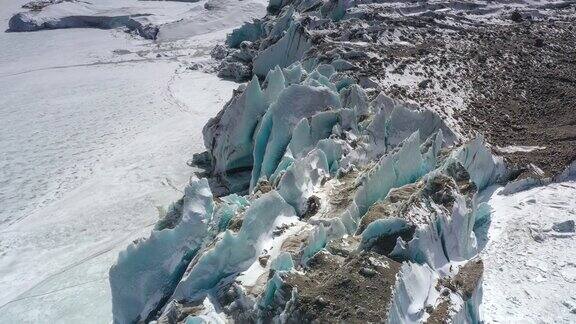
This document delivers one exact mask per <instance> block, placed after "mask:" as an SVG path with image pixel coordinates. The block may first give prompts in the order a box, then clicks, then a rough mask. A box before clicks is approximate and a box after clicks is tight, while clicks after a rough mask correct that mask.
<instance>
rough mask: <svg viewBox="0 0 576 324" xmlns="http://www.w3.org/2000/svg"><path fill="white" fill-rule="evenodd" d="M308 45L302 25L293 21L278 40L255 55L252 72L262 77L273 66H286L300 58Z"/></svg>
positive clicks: (309, 43)
mask: <svg viewBox="0 0 576 324" xmlns="http://www.w3.org/2000/svg"><path fill="white" fill-rule="evenodd" d="M310 46H311V42H310V40H309V38H308V35H307V34H306V31H305V29H304V27H302V26H301V25H300V24H298V23H293V24H291V25H290V27H289V28H288V30H287V31H286V34H284V36H283V37H282V38H280V40H278V42H276V43H275V44H273V45H271V46H270V47H268V48H267V49H266V50H264V51H262V52H261V53H260V54H258V56H256V58H255V59H254V61H253V72H254V74H256V75H258V76H260V77H264V76H266V74H267V73H268V71H270V70H272V69H273V68H274V67H275V66H280V67H282V68H284V67H288V66H289V65H290V64H292V63H294V62H296V61H298V60H300V59H302V58H303V57H304V54H305V53H306V51H308V49H310Z"/></svg>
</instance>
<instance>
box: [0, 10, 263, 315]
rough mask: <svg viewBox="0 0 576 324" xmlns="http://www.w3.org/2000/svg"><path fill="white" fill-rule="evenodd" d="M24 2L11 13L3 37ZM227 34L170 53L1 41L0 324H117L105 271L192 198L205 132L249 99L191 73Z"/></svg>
mask: <svg viewBox="0 0 576 324" xmlns="http://www.w3.org/2000/svg"><path fill="white" fill-rule="evenodd" d="M126 2H127V3H128V2H130V3H137V2H136V1H126ZM23 3H25V1H11V2H8V1H5V2H4V3H3V4H2V6H1V7H0V26H2V28H4V29H5V28H6V27H7V26H8V19H9V18H10V16H11V15H12V13H14V12H17V11H20V10H21V9H20V6H21V5H22V4H23ZM175 4H177V5H179V6H184V9H186V10H188V9H190V8H192V9H193V6H201V5H202V3H199V4H194V5H192V4H183V3H170V4H169V5H170V6H176V5H175ZM147 5H148V4H147ZM192 9H191V10H192ZM178 10H180V11H182V7H179V8H178ZM254 14H255V15H260V14H261V12H255V13H254ZM217 27H219V28H212V29H210V30H209V33H193V34H198V35H196V36H194V37H191V38H187V39H179V40H174V39H171V41H170V42H164V43H154V42H152V41H148V40H143V39H140V38H137V37H134V36H131V35H128V34H126V33H124V32H122V31H118V30H95V29H68V30H50V31H40V32H32V33H5V32H2V33H0V43H1V44H2V46H1V47H0V156H1V159H0V170H1V171H0V206H1V207H2V208H0V291H2V293H1V294H0V323H32V322H33V323H55V322H58V323H79V322H82V323H89V322H94V323H108V322H110V320H111V305H110V292H109V288H108V278H107V275H108V268H109V267H110V265H111V264H112V263H113V262H114V260H115V258H116V255H117V253H118V252H119V251H120V250H122V249H123V248H124V247H125V246H126V245H127V243H128V242H130V241H131V240H133V239H135V238H137V237H139V236H145V235H146V232H147V231H149V230H150V228H151V225H152V224H153V223H154V222H155V221H156V219H157V217H158V216H157V215H158V211H157V208H158V207H165V206H167V205H168V204H169V203H170V202H171V201H173V200H175V199H177V198H178V197H179V196H180V195H181V192H180V191H179V190H180V189H181V188H182V187H183V186H184V184H185V183H186V182H187V180H188V178H189V176H190V175H191V174H192V172H193V170H192V169H191V168H190V167H188V166H187V164H186V161H187V160H189V159H190V158H191V157H192V154H193V153H196V152H200V151H202V150H203V144H202V136H201V130H202V126H203V125H204V124H205V122H206V121H207V120H208V118H210V117H212V116H214V115H215V114H216V113H217V112H218V110H220V109H221V107H222V106H223V104H224V103H225V102H226V100H228V99H229V98H230V96H231V92H232V89H234V88H236V87H237V86H238V85H237V84H235V83H232V82H228V81H223V80H220V79H218V78H217V77H216V76H214V75H210V74H205V73H201V72H198V71H191V70H189V69H187V66H189V64H190V62H192V61H198V60H205V59H206V58H207V56H208V53H209V51H210V49H211V47H212V46H213V45H214V44H216V43H217V42H219V41H222V39H223V38H224V36H225V34H226V32H227V31H229V30H230V26H228V25H225V24H224V25H221V26H217ZM176 29H177V28H176ZM177 32H178V33H180V34H182V33H183V30H182V29H178V30H177Z"/></svg>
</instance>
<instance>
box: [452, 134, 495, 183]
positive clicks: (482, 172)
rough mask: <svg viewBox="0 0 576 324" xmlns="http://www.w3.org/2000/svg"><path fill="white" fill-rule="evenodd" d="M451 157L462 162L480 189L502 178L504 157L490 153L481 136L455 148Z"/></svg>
mask: <svg viewBox="0 0 576 324" xmlns="http://www.w3.org/2000/svg"><path fill="white" fill-rule="evenodd" d="M451 158H452V159H456V160H458V161H460V163H462V165H463V166H464V167H465V168H466V170H467V171H468V173H470V177H471V178H472V181H474V183H475V184H476V186H477V187H478V189H480V190H481V189H484V188H486V187H487V186H489V185H491V184H494V183H496V182H497V181H499V180H502V178H503V177H504V176H505V174H506V166H505V165H504V159H503V158H502V157H496V156H494V155H493V154H492V152H491V151H490V149H489V148H488V147H487V144H486V142H485V141H484V137H482V136H478V137H476V138H475V139H473V140H472V141H470V142H469V143H467V144H466V145H464V146H463V147H461V148H459V149H457V150H455V151H454V152H453V153H452V155H451Z"/></svg>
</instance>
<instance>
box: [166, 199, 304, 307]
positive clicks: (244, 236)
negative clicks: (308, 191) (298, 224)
mask: <svg viewBox="0 0 576 324" xmlns="http://www.w3.org/2000/svg"><path fill="white" fill-rule="evenodd" d="M281 217H293V218H294V219H297V218H296V214H295V212H294V209H293V208H292V206H290V205H289V204H287V203H286V202H285V201H284V199H282V197H281V196H280V195H279V194H278V193H277V192H275V191H272V192H270V193H267V194H265V195H263V196H262V197H260V198H258V199H257V200H255V201H253V202H252V204H251V205H250V207H249V208H248V209H247V210H246V213H245V216H244V220H243V222H242V227H241V228H240V231H239V232H238V233H233V232H231V231H226V232H224V234H223V235H222V237H220V238H219V241H217V242H216V244H215V245H214V246H213V247H210V248H209V249H208V250H206V251H204V252H203V253H202V254H201V255H200V256H199V257H197V258H195V259H194V260H193V261H192V262H191V263H190V265H189V267H188V269H187V270H186V273H185V275H184V276H183V277H182V280H181V281H180V283H178V286H177V287H176V290H175V291H174V294H173V296H172V298H173V299H176V300H189V301H190V300H198V299H199V298H201V297H204V295H205V294H206V292H207V291H208V290H210V289H212V288H213V287H214V286H215V285H216V284H218V283H219V282H220V281H221V280H223V279H226V278H230V279H233V277H234V276H235V275H237V274H238V273H239V272H241V271H244V270H246V269H248V267H249V266H250V265H251V264H252V263H253V262H254V261H255V260H256V258H257V256H258V255H260V253H261V250H262V243H263V241H264V240H266V239H267V237H268V236H270V233H271V231H272V230H273V229H274V223H275V221H276V219H277V218H281Z"/></svg>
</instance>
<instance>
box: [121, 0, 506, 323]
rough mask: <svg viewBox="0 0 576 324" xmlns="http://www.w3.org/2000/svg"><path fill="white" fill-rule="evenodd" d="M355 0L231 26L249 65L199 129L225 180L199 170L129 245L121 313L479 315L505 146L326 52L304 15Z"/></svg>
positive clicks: (239, 56) (375, 317)
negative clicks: (465, 133)
mask: <svg viewBox="0 0 576 324" xmlns="http://www.w3.org/2000/svg"><path fill="white" fill-rule="evenodd" d="M350 6H354V4H353V3H352V2H348V1H332V2H318V1H296V2H277V1H272V2H271V3H270V6H269V11H270V13H269V14H268V15H267V16H266V17H265V18H264V19H262V20H257V21H254V22H251V23H247V24H245V25H244V26H243V27H241V28H239V29H236V30H234V31H233V32H232V33H231V34H230V35H229V38H228V40H227V45H228V46H229V47H230V54H228V56H226V57H225V58H223V64H232V63H234V64H239V65H238V66H241V67H243V68H247V69H248V68H249V69H250V70H251V71H252V73H253V78H252V80H251V81H250V82H248V84H247V85H246V86H242V87H240V88H239V90H237V91H236V92H235V93H234V95H233V98H232V99H231V100H230V101H229V102H228V103H227V104H226V105H225V107H224V108H223V110H222V111H221V112H220V113H219V114H218V115H217V116H216V117H215V118H213V119H212V120H211V121H210V122H209V123H208V124H207V125H206V126H205V128H204V131H203V134H204V140H205V145H206V149H207V150H208V155H209V156H210V159H211V170H210V175H211V177H212V181H216V182H219V183H220V185H222V186H224V187H225V188H226V192H225V193H224V194H222V193H220V192H219V193H218V194H219V195H222V196H221V197H219V198H218V199H217V201H218V203H213V202H212V197H211V195H210V193H209V192H208V193H207V192H206V191H207V190H208V188H207V183H206V182H205V181H203V182H198V181H196V182H193V183H192V184H191V188H196V187H198V186H199V184H201V187H202V190H200V191H198V192H197V193H195V191H193V190H192V189H189V190H187V192H186V196H185V198H184V200H183V202H182V203H180V204H176V205H175V207H174V208H173V212H171V213H170V214H169V216H167V217H168V218H167V219H164V220H162V221H161V223H160V225H158V226H157V230H156V231H155V232H154V233H153V234H152V236H151V238H150V239H148V240H145V241H143V242H142V243H140V244H138V245H137V246H136V247H130V248H129V249H128V250H127V251H126V252H124V253H123V254H122V255H121V257H120V258H119V261H118V264H117V265H115V266H114V268H113V269H112V270H111V284H112V291H113V296H114V309H115V322H117V323H134V322H141V321H145V320H150V319H156V320H157V321H158V322H159V323H183V322H186V323H188V322H190V323H196V322H202V321H216V322H218V321H223V322H226V321H237V322H250V323H252V322H253V323H257V322H279V323H286V322H290V323H295V322H312V321H351V322H355V321H359V322H366V321H372V322H389V323H401V322H406V323H417V322H425V321H430V322H435V321H437V322H457V323H477V322H478V321H479V318H478V304H479V301H480V299H481V295H482V294H481V290H480V283H481V278H482V270H483V264H482V261H481V260H479V259H475V257H476V255H477V252H478V248H477V246H478V244H477V242H478V240H479V238H480V236H481V235H482V233H481V231H480V230H479V228H481V227H482V226H484V225H485V224H487V223H489V220H490V213H489V211H488V210H487V209H486V208H485V206H484V205H482V204H480V203H479V202H478V201H477V193H478V190H480V189H483V188H485V187H486V186H488V185H490V184H493V183H495V182H497V181H499V180H501V179H503V177H504V176H505V174H506V170H505V166H504V164H503V161H502V160H501V159H498V158H495V157H494V156H492V154H491V151H490V149H489V148H488V147H487V146H486V144H485V142H484V141H483V139H482V138H481V137H478V138H475V139H472V140H466V139H463V138H459V137H458V136H457V135H456V132H454V131H452V130H451V128H450V127H449V126H448V125H447V124H446V123H445V122H444V120H443V118H441V117H440V115H438V114H437V113H436V112H434V111H432V110H429V109H427V108H426V107H419V106H416V105H414V104H408V103H405V102H401V101H397V100H393V99H391V98H390V97H388V96H387V95H386V94H385V93H379V92H377V91H375V89H374V87H372V86H371V85H372V83H370V82H369V80H367V79H365V78H361V77H358V75H357V74H354V73H356V72H354V73H352V74H350V73H348V72H350V71H355V70H357V69H358V67H356V66H354V65H353V64H352V63H350V62H349V61H347V60H346V59H345V58H338V59H337V60H328V61H326V60H323V55H322V54H321V53H318V52H316V51H317V50H318V48H315V47H314V46H315V45H314V44H315V41H314V33H311V30H312V31H313V30H314V28H315V27H314V26H320V25H323V24H325V25H330V24H334V23H336V22H338V21H340V20H342V21H345V20H346V19H348V18H350V17H348V18H347V17H346V15H345V13H346V12H347V11H346V9H347V8H349V7H350ZM315 35H316V36H318V34H315ZM341 45H342V46H346V41H342V44H341ZM313 53H315V55H312V54H313ZM248 54H249V55H248ZM356 55H361V53H356ZM376 59H377V58H376ZM239 173H249V177H239V176H238V174H239ZM234 193H236V194H234ZM241 194H245V195H244V196H242V197H241V196H240V195H241ZM186 202H188V205H190V206H193V210H194V211H195V212H194V213H192V214H190V213H189V212H186V210H187V208H192V207H186V206H188V205H187V203H186ZM191 215H195V216H194V217H192V216H191ZM194 219H196V220H197V223H189V222H192V220H194ZM180 227H182V228H183V229H181V230H180V231H187V232H183V234H182V236H180V235H173V234H171V233H172V232H174V231H177V230H179V228H180ZM188 235H189V236H190V237H188ZM164 236H166V237H169V239H168V238H167V239H165V241H162V242H158V243H155V242H156V241H157V238H158V237H164ZM152 249H154V251H162V253H161V254H160V255H162V257H150V256H149V254H150V252H148V250H152ZM134 268H136V270H137V271H139V272H138V274H136V275H134V276H132V277H130V276H129V275H130V274H134V273H135V272H136V271H135V270H134ZM159 269H162V270H159ZM166 269H169V270H168V271H167V270H166ZM183 269H185V270H183ZM125 280H128V282H130V283H131V284H130V287H138V289H133V288H130V287H129V286H127V285H126V284H125V283H123V281H125Z"/></svg>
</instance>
